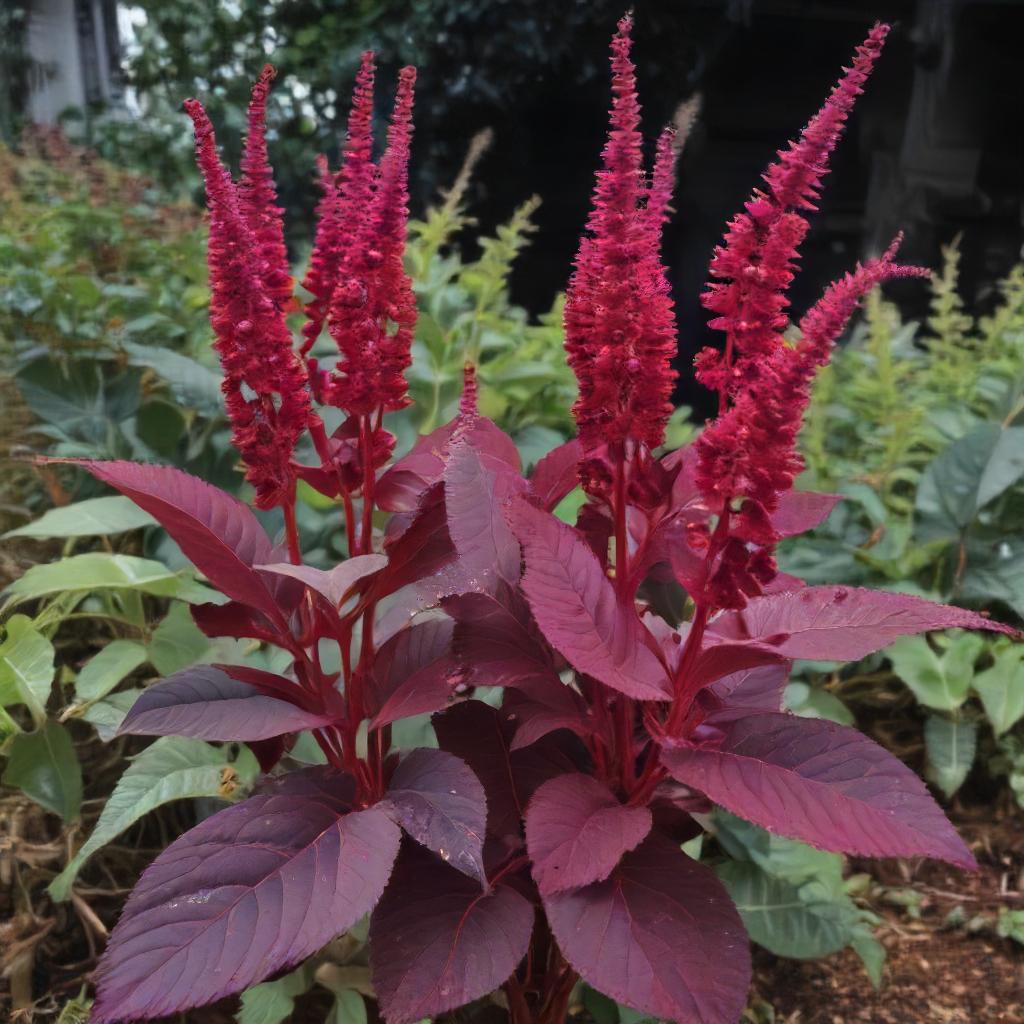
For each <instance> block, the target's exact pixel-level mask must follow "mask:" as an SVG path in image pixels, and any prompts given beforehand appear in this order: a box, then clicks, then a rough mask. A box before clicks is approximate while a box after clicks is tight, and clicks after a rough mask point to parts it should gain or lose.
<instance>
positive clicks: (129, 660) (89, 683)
mask: <svg viewBox="0 0 1024 1024" xmlns="http://www.w3.org/2000/svg"><path fill="white" fill-rule="evenodd" d="M145 661H146V648H145V647H143V646H142V644H137V643H135V642H134V641H132V640H112V641H111V642H110V643H109V644H107V646H106V647H104V648H103V650H102V651H100V652H99V653H98V654H95V655H93V657H91V658H90V659H89V660H88V661H87V662H86V663H85V664H84V665H83V666H82V669H81V671H80V672H79V673H78V678H77V679H76V680H75V697H76V698H77V699H78V700H79V701H80V702H81V703H83V704H84V703H86V702H89V703H91V702H93V701H97V700H99V699H100V698H101V697H105V696H106V695H107V694H108V693H110V691H111V690H113V689H114V687H115V686H117V684H118V683H120V682H121V680H122V679H124V678H125V676H127V675H129V674H131V673H132V672H134V671H135V670H136V669H137V668H138V667H139V666H140V665H142V664H143V663H144V662H145Z"/></svg>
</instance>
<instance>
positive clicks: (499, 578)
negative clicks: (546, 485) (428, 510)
mask: <svg viewBox="0 0 1024 1024" xmlns="http://www.w3.org/2000/svg"><path fill="white" fill-rule="evenodd" d="M522 486H523V484H522V481H521V479H520V478H519V477H518V476H513V475H512V474H511V473H510V472H508V471H498V470H492V469H490V468H488V467H486V466H485V465H484V463H483V461H482V460H481V458H480V456H479V455H478V454H477V453H476V452H475V451H474V450H473V448H471V447H470V445H469V443H468V441H466V440H461V439H460V440H457V441H454V442H453V443H452V445H451V447H450V450H449V455H448V460H447V464H446V465H445V470H444V495H445V507H446V509H447V515H448V533H449V534H450V536H451V538H452V543H453V544H454V545H455V550H456V551H457V552H458V555H459V572H460V573H461V574H462V576H463V577H464V578H465V587H466V589H468V590H473V591H480V592H483V593H492V592H493V591H494V590H495V588H496V587H497V586H498V585H499V584H500V583H501V582H505V583H508V584H512V585H515V584H516V583H518V581H519V545H518V544H517V543H516V539H515V537H513V536H512V531H511V529H509V525H508V522H507V520H506V519H505V515H504V512H503V508H502V506H503V504H504V502H505V501H506V500H507V499H508V498H509V497H510V496H511V495H512V494H513V493H515V492H516V491H517V490H518V489H520V488H521V487H522Z"/></svg>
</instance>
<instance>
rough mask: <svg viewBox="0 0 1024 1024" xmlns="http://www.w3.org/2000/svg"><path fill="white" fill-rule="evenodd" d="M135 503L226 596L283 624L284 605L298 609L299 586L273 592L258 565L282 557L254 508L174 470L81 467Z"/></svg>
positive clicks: (121, 465) (94, 464) (101, 465)
mask: <svg viewBox="0 0 1024 1024" xmlns="http://www.w3.org/2000/svg"><path fill="white" fill-rule="evenodd" d="M77 465H80V466H81V467H82V468H83V469H86V470H88V471H89V472H90V473H92V475H93V476H94V477H96V479H97V480H102V481H103V482H104V483H106V484H109V485H110V486H111V487H114V488H116V489H117V490H119V491H120V492H121V493H122V494H124V495H126V496H127V497H129V498H131V499H132V501H134V502H135V504H136V505H138V506H139V508H141V509H144V510H145V511H146V512H148V513H149V514H150V515H151V516H153V518H154V519H156V520H157V522H159V523H160V525H161V526H163V528H164V529H165V530H166V531H167V532H168V533H169V534H170V535H171V537H172V538H173V539H174V540H175V541H177V543H178V545H179V547H180V548H181V550H182V551H183V552H184V554H185V557H186V558H188V559H189V560H190V561H191V562H192V563H193V565H195V567H196V568H197V569H198V570H199V571H200V572H201V573H202V574H203V575H204V576H206V578H207V579H208V580H209V581H210V582H211V583H212V584H213V585H214V586H215V587H217V589H218V590H220V591H221V592H222V593H224V594H226V595H227V596H228V597H230V598H232V599H233V600H235V601H239V602H241V603H242V604H246V605H251V606H252V607H254V608H258V609H259V610H260V611H262V612H263V613H265V614H266V615H269V616H270V617H271V618H272V619H279V618H280V615H281V613H280V611H279V610H278V608H279V603H280V602H281V601H282V600H283V599H285V598H287V599H288V600H287V602H286V603H289V604H291V605H292V606H293V605H294V599H295V595H296V593H297V591H296V588H295V587H294V586H286V587H275V588H273V589H272V588H268V586H267V583H266V581H265V580H264V579H263V578H262V577H261V576H260V574H259V573H258V572H257V571H256V570H255V569H254V568H253V566H254V565H257V564H263V563H266V562H275V561H279V560H280V559H279V558H278V557H277V556H278V554H279V553H278V551H277V550H276V549H275V548H274V545H273V544H272V543H271V542H270V538H269V537H268V536H267V534H266V532H265V531H264V529H263V527H262V526H260V524H259V521H258V520H257V519H256V516H255V515H254V514H253V511H252V509H251V508H249V506H248V505H245V504H243V503H242V502H240V501H239V500H238V499H237V498H234V497H232V496H231V495H230V494H227V493H225V492H224V491H221V490H219V489H218V488H216V487H214V486H213V485H212V484H208V483H206V482H205V481H204V480H200V479H199V478H198V477H194V476H190V475H189V474H188V473H183V472H182V471H181V470H180V469H174V468H172V467H171V466H152V465H144V464H142V463H137V462H79V463H77Z"/></svg>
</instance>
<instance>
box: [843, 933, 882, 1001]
mask: <svg viewBox="0 0 1024 1024" xmlns="http://www.w3.org/2000/svg"><path fill="white" fill-rule="evenodd" d="M850 945H851V946H852V947H853V951H854V952H855V953H856V954H857V956H859V957H860V959H861V963H863V964H864V970H865V971H867V975H868V978H870V979H871V986H872V988H875V989H880V988H881V987H882V968H883V967H884V966H885V960H886V956H887V955H888V954H887V953H886V951H885V946H883V945H882V944H881V943H880V942H879V941H878V939H876V938H875V936H874V933H873V932H872V931H871V930H870V929H869V928H868V927H867V926H866V925H858V926H857V928H856V929H855V934H854V936H853V938H852V939H851V940H850Z"/></svg>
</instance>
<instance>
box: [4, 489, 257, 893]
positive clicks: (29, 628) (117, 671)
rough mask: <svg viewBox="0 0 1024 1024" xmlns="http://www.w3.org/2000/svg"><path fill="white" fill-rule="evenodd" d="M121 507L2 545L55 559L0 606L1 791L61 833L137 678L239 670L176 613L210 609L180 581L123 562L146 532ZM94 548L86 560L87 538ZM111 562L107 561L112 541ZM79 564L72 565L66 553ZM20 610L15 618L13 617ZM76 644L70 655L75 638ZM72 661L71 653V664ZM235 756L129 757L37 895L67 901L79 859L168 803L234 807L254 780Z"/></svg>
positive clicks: (239, 751)
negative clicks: (227, 801) (47, 550)
mask: <svg viewBox="0 0 1024 1024" xmlns="http://www.w3.org/2000/svg"><path fill="white" fill-rule="evenodd" d="M150 522H151V520H150V519H149V517H148V516H147V515H146V514H145V513H141V512H140V511H139V509H137V508H136V507H135V506H134V505H132V503H131V502H129V501H128V499H126V498H122V497H120V496H117V497H103V498H93V499H87V500H85V501H82V502H78V503H76V504H73V505H68V506H65V507H63V508H58V509H55V510H53V511H51V512H49V513H47V514H45V515H44V516H42V517H41V518H40V519H38V520H37V521H35V522H33V523H31V524H29V525H28V526H26V527H24V528H21V529H19V530H14V531H11V532H10V533H8V534H7V535H5V539H8V538H11V537H20V538H32V539H34V540H43V539H48V540H53V539H59V540H61V541H63V543H64V557H63V558H60V559H59V560H57V561H54V562H50V563H45V562H44V563H39V564H36V565H33V566H32V567H31V568H29V569H28V570H27V571H26V572H25V573H24V574H23V575H22V576H20V577H19V578H18V579H16V580H15V581H14V582H13V583H12V584H10V585H9V586H8V587H7V588H6V590H5V591H4V593H3V596H4V604H3V606H2V608H0V616H2V617H3V619H4V622H3V626H2V627H0V629H2V633H0V635H2V640H0V755H3V756H5V757H6V759H7V761H6V767H5V769H4V772H3V782H4V784H5V785H8V786H12V787H15V788H17V789H20V790H21V791H22V792H23V793H24V794H25V795H26V796H28V797H30V798H31V799H32V800H34V801H35V802H36V803H38V804H40V805H41V806H42V807H44V808H46V809H47V810H48V811H51V812H53V813H54V814H57V815H59V816H60V817H61V818H62V819H63V820H64V821H65V823H68V824H71V823H72V822H75V821H77V820H78V819H79V818H80V815H81V810H82V795H83V780H82V767H81V764H80V752H81V751H82V750H84V749H85V746H86V744H88V743H91V742H93V737H94V736H95V737H98V739H99V740H100V741H101V742H103V743H109V742H111V741H112V740H113V739H114V736H115V733H116V731H117V728H118V726H119V725H120V723H121V720H122V719H123V717H124V715H125V714H126V713H127V711H128V709H129V708H130V707H131V705H132V704H133V703H134V701H135V699H136V698H137V697H138V695H139V693H141V690H140V688H139V686H140V685H141V683H142V682H143V681H144V680H145V679H146V678H155V677H157V676H162V675H166V674H167V673H170V672H176V671H178V670H179V669H181V668H184V667H187V666H188V665H191V664H195V663H196V662H206V661H212V660H224V659H227V660H239V659H241V658H251V657H252V656H253V652H252V651H250V650H248V649H247V648H246V647H245V646H243V645H241V644H239V643H237V642H235V641H229V642H225V641H211V640H209V639H207V638H206V637H205V636H203V634H202V633H200V631H199V630H198V629H197V627H196V626H195V625H194V624H193V622H192V619H191V616H190V615H189V612H188V605H189V604H191V603H193V602H206V601H211V600H213V601H219V600H221V598H220V595H218V594H216V593H215V592H213V591H211V590H209V589H208V588H207V587H205V586H204V585H202V584H201V583H199V582H198V581H197V580H196V579H195V577H194V575H193V573H192V572H191V571H190V570H181V571H174V570H173V569H171V568H169V567H168V566H167V565H166V564H164V563H163V562H161V561H157V560H155V559H152V558H143V557H141V556H139V555H137V554H133V553H129V552H130V549H131V548H132V547H133V543H132V538H134V537H135V536H137V530H138V529H139V528H140V527H142V526H145V525H147V524H148V523H150ZM99 533H102V534H104V535H105V543H104V544H103V545H102V547H100V548H98V549H97V548H96V545H95V544H94V543H93V540H92V537H93V535H95V534H99ZM121 535H123V536H124V537H125V538H127V539H125V540H123V541H121V540H118V541H116V542H117V543H118V544H119V546H120V547H121V548H122V549H123V550H115V547H114V543H113V542H112V541H113V540H114V539H115V538H120V536H121ZM82 545H85V546H88V547H91V548H93V550H83V551H80V552H76V550H75V549H76V547H78V546H82ZM26 607H28V608H30V609H31V613H30V614H25V613H24V612H23V608H26ZM83 624H84V627H85V629H86V630H87V633H86V635H87V636H88V637H89V639H88V641H85V642H83V628H82V626H83ZM83 648H84V651H83ZM256 768H257V766H256V761H255V759H254V758H253V756H252V754H251V753H250V752H249V751H248V750H245V749H244V748H230V747H216V746H212V745H210V744H207V743H203V742H201V741H198V740H181V739H178V738H172V739H169V740H158V741H157V742H156V743H155V744H153V745H152V746H151V747H148V748H147V749H146V750H144V751H143V752H142V753H141V754H140V755H139V756H138V757H136V758H135V759H134V760H133V761H132V762H131V764H130V765H129V767H128V768H127V770H126V771H125V773H124V775H123V776H122V777H121V780H120V781H119V782H118V783H117V786H116V787H115V789H114V791H113V793H111V794H106V793H102V794H99V795H100V796H101V798H102V799H103V800H104V805H103V810H102V813H101V814H100V818H99V821H98V822H97V824H96V827H95V829H94V831H93V833H92V835H91V836H90V838H89V840H88V842H87V843H86V844H85V846H83V847H82V849H81V850H80V851H79V852H78V853H77V854H76V856H75V857H74V858H73V859H72V860H71V862H70V863H69V864H68V865H67V867H66V868H65V870H64V872H63V873H62V874H61V875H60V876H59V877H58V878H57V879H56V880H55V882H54V883H53V885H52V886H51V889H50V891H51V894H52V895H53V896H54V898H57V899H67V898H68V896H69V894H70V888H71V883H72V882H73V880H74V878H75V876H76V875H77V873H78V870H79V868H80V867H81V866H82V864H83V863H84V861H85V860H86V858H87V857H89V856H90V855H91V854H92V853H93V852H95V850H97V849H99V848H100V847H101V846H103V845H104V844H105V843H107V842H109V841H110V840H111V839H113V838H115V837H116V836H117V835H119V834H121V833H122V832H123V831H124V830H125V829H127V828H128V827H129V826H131V825H132V824H134V823H135V822H136V821H138V820H139V819H140V818H141V817H142V816H143V815H144V814H145V813H147V812H148V811H149V810H152V809H153V808H155V807H157V806H159V805H160V804H163V803H166V802H168V801H169V800H174V799H182V798H184V797H197V796H209V797H220V798H229V797H233V796H235V795H236V794H239V795H240V794H241V793H242V792H243V791H244V790H245V789H246V788H247V787H248V786H249V785H251V783H252V782H253V781H254V780H255V777H256V774H257V770H256Z"/></svg>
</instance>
